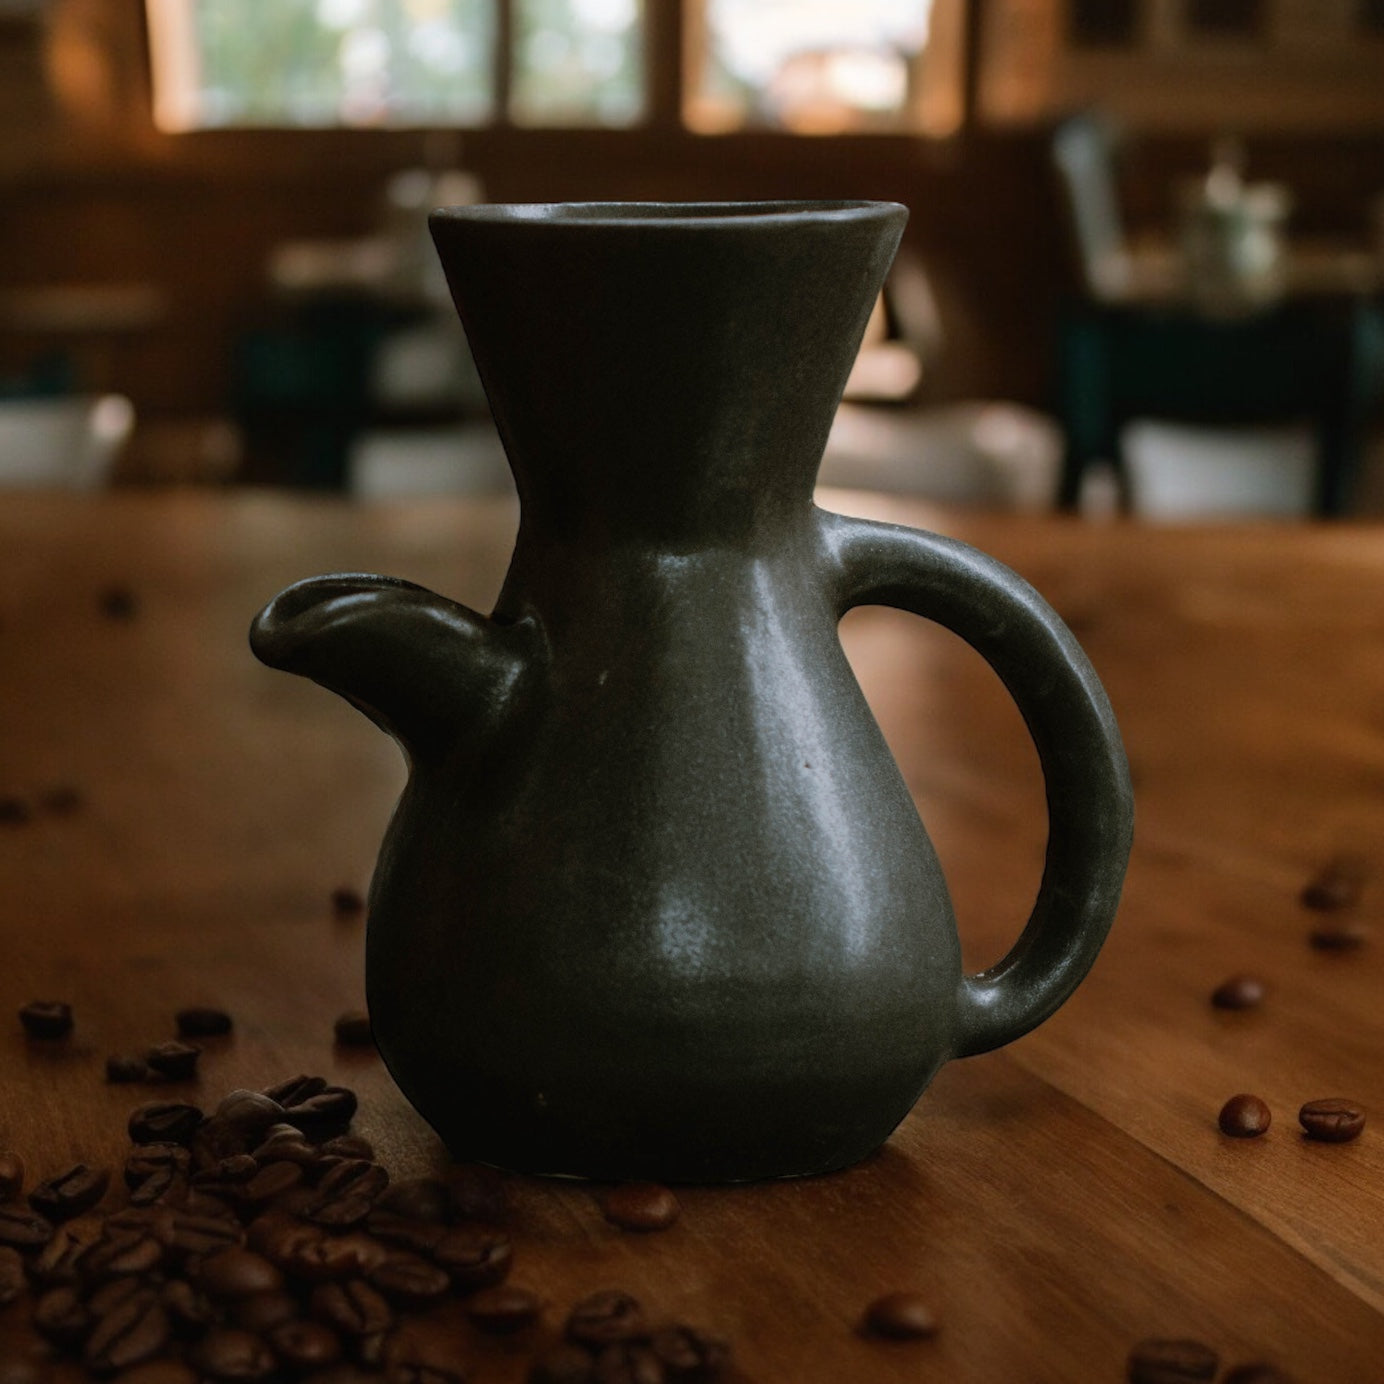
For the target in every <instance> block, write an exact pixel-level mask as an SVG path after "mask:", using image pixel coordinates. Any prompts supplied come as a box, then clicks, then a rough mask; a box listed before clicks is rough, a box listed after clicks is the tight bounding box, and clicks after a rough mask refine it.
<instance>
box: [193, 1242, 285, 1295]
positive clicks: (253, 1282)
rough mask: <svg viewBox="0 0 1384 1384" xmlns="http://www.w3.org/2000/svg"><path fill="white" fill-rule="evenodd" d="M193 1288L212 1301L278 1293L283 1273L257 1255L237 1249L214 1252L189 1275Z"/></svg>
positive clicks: (252, 1251) (236, 1246) (233, 1246)
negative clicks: (199, 1290) (192, 1281)
mask: <svg viewBox="0 0 1384 1384" xmlns="http://www.w3.org/2000/svg"><path fill="white" fill-rule="evenodd" d="M193 1277H194V1279H195V1281H196V1283H197V1286H198V1287H199V1288H201V1289H202V1291H203V1292H204V1293H206V1294H207V1296H208V1297H210V1298H212V1299H213V1300H216V1301H228V1300H232V1299H235V1298H245V1297H253V1296H254V1295H255V1294H257V1293H275V1292H278V1290H279V1289H280V1288H282V1287H283V1284H284V1276H283V1272H282V1271H281V1270H280V1269H279V1268H278V1267H276V1266H275V1265H274V1264H272V1263H270V1261H269V1260H268V1259H266V1258H265V1257H264V1256H263V1255H261V1254H256V1253H255V1252H254V1250H252V1249H245V1248H243V1247H242V1246H240V1245H232V1246H231V1247H230V1248H228V1249H221V1250H217V1251H216V1252H215V1253H214V1254H209V1255H207V1256H206V1257H205V1258H204V1259H202V1260H200V1261H199V1262H198V1264H197V1266H196V1268H195V1270H194V1271H193Z"/></svg>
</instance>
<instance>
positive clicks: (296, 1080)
mask: <svg viewBox="0 0 1384 1384" xmlns="http://www.w3.org/2000/svg"><path fill="white" fill-rule="evenodd" d="M326 1089H327V1078H326V1077H324V1076H292V1077H289V1079H288V1080H287V1081H281V1082H279V1084H278V1085H277V1086H266V1087H265V1088H264V1090H263V1091H262V1092H261V1094H262V1095H266V1096H268V1097H269V1099H270V1100H272V1101H277V1102H278V1103H279V1104H280V1105H281V1106H283V1107H284V1109H285V1110H287V1109H288V1107H289V1106H290V1105H297V1104H298V1103H299V1102H300V1101H305V1100H310V1099H311V1098H312V1097H313V1096H316V1095H320V1094H321V1093H322V1092H323V1091H325V1090H326Z"/></svg>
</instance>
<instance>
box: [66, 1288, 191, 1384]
mask: <svg viewBox="0 0 1384 1384" xmlns="http://www.w3.org/2000/svg"><path fill="white" fill-rule="evenodd" d="M170 1334H171V1331H170V1328H169V1324H168V1317H167V1315H166V1313H165V1312H164V1310H163V1307H162V1305H161V1304H160V1302H159V1295H158V1293H156V1292H155V1291H154V1290H153V1289H141V1290H140V1291H138V1292H135V1293H132V1294H130V1295H129V1296H128V1297H126V1298H125V1299H124V1301H123V1302H121V1303H120V1304H119V1305H118V1306H116V1307H114V1308H112V1309H110V1310H109V1311H107V1312H106V1313H105V1314H104V1315H101V1316H98V1318H97V1320H96V1324H95V1325H94V1326H93V1327H92V1330H91V1335H90V1336H88V1337H87V1343H86V1350H85V1351H84V1352H83V1355H82V1358H83V1360H84V1361H85V1362H86V1367H87V1368H88V1369H89V1370H94V1371H96V1372H97V1373H98V1374H110V1373H113V1372H114V1371H115V1370H122V1369H125V1368H126V1367H127V1366H129V1365H139V1364H142V1363H143V1362H144V1361H146V1360H151V1359H153V1358H154V1356H156V1355H158V1354H159V1353H160V1352H162V1350H163V1348H164V1347H165V1346H166V1345H167V1344H168V1338H169V1336H170Z"/></svg>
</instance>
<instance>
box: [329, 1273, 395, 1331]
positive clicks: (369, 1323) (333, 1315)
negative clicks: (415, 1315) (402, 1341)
mask: <svg viewBox="0 0 1384 1384" xmlns="http://www.w3.org/2000/svg"><path fill="white" fill-rule="evenodd" d="M308 1311H309V1312H311V1313H312V1315H313V1316H314V1317H315V1318H317V1320H318V1321H320V1322H325V1323H326V1325H328V1326H330V1327H331V1328H332V1329H333V1330H334V1331H337V1332H340V1334H341V1335H343V1336H349V1337H360V1336H378V1335H382V1334H383V1333H385V1332H387V1331H388V1330H389V1329H390V1328H391V1327H392V1326H393V1325H394V1309H393V1308H392V1307H391V1306H390V1305H389V1303H388V1301H387V1300H386V1299H385V1298H384V1297H383V1296H381V1295H380V1294H379V1293H377V1292H376V1291H375V1289H373V1288H372V1287H371V1286H370V1285H369V1284H368V1283H365V1282H363V1281H362V1280H361V1279H358V1278H351V1279H347V1280H346V1281H345V1282H344V1283H321V1284H318V1286H317V1287H315V1288H314V1289H313V1290H312V1293H311V1295H310V1296H309V1298H308Z"/></svg>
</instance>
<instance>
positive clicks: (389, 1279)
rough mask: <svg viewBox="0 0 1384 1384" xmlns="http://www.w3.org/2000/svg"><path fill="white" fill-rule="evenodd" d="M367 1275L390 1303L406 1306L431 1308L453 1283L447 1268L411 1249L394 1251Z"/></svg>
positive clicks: (373, 1285) (371, 1284)
mask: <svg viewBox="0 0 1384 1384" xmlns="http://www.w3.org/2000/svg"><path fill="white" fill-rule="evenodd" d="M366 1278H367V1280H368V1281H369V1283H370V1286H371V1287H373V1288H377V1289H378V1290H379V1291H380V1292H381V1293H383V1294H384V1295H385V1297H387V1298H388V1299H389V1300H390V1302H394V1303H398V1304H400V1305H402V1306H405V1307H427V1306H430V1305H431V1304H432V1303H434V1302H440V1301H441V1300H442V1299H443V1298H444V1297H446V1296H447V1292H448V1290H449V1289H450V1288H451V1286H452V1285H451V1280H450V1279H449V1278H448V1276H447V1273H446V1270H445V1269H441V1268H438V1266H437V1265H436V1264H429V1263H428V1261H427V1260H426V1259H424V1258H422V1257H421V1256H419V1255H417V1254H409V1253H407V1252H399V1253H396V1254H391V1255H390V1256H389V1258H388V1259H386V1260H384V1262H383V1263H380V1264H376V1265H375V1266H374V1267H373V1268H372V1269H370V1270H369V1272H368V1273H367V1274H366Z"/></svg>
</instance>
